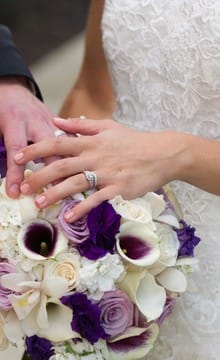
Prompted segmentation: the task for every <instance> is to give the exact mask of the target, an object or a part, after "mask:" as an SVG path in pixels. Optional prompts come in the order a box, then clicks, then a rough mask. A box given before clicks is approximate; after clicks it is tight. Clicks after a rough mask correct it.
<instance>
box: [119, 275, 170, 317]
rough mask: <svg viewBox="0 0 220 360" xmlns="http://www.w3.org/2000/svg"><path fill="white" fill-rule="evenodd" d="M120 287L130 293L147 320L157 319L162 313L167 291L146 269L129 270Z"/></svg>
mask: <svg viewBox="0 0 220 360" xmlns="http://www.w3.org/2000/svg"><path fill="white" fill-rule="evenodd" d="M119 287H120V288H121V289H122V290H123V291H125V292H126V293H127V294H128V295H129V297H130V298H131V300H132V301H133V302H134V303H135V304H136V306H137V307H138V309H139V310H140V312H141V313H142V314H143V315H144V316H145V317H146V319H147V321H151V320H155V319H157V318H158V317H159V316H160V315H161V314H162V312H163V309H164V305H165V302H166V291H165V290H164V288H163V287H162V286H159V285H158V284H157V283H156V281H155V278H154V276H153V275H152V274H150V273H149V272H147V271H146V270H142V271H136V272H135V271H134V272H131V271H129V272H127V274H126V276H125V278H124V279H123V281H122V282H121V283H119Z"/></svg>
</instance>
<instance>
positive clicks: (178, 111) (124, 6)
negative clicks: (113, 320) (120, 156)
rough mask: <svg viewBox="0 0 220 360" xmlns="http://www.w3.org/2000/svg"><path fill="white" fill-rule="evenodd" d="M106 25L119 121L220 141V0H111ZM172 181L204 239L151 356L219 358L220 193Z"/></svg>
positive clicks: (191, 359)
mask: <svg viewBox="0 0 220 360" xmlns="http://www.w3.org/2000/svg"><path fill="white" fill-rule="evenodd" d="M102 29H103V43H104V48H105V53H106V57H107V60H108V64H109V69H110V73H111V76H112V81H113V85H114V89H115V93H116V97H117V109H116V111H115V113H114V118H115V119H116V120H117V121H120V122H122V123H124V124H126V125H128V126H130V127H135V128H137V129H140V130H149V131H160V130H162V129H175V130H178V131H184V132H188V133H192V134H198V135H201V136H204V137H208V138H210V139H215V140H220V0H106V1H105V7H104V14H103V19H102ZM201 151H203V149H201ZM216 166H219V164H216ZM173 186H174V188H175V191H176V193H177V196H178V199H179V201H180V203H181V205H182V208H183V211H184V213H185V218H186V221H187V222H188V223H190V224H193V225H194V226H195V227H196V229H197V234H198V235H199V236H200V237H201V238H202V242H201V243H200V245H199V247H198V248H197V256H198V258H199V259H200V271H199V272H198V273H197V274H196V275H195V276H194V280H195V283H196V287H197V289H194V290H192V289H189V291H188V292H187V294H185V295H184V296H183V297H182V298H181V299H180V300H179V301H178V304H177V306H176V309H175V312H174V313H173V315H172V316H171V317H170V318H169V319H168V320H167V321H166V322H165V323H164V324H163V326H162V328H161V335H160V338H159V341H158V342H157V344H156V346H155V349H154V350H153V351H152V352H151V353H150V354H149V355H148V357H147V359H149V360H186V359H189V360H217V359H218V360H219V359H220V197H217V196H214V195H211V194H208V193H206V192H204V191H202V190H199V189H196V188H195V187H193V186H190V185H187V184H184V183H181V182H174V183H173Z"/></svg>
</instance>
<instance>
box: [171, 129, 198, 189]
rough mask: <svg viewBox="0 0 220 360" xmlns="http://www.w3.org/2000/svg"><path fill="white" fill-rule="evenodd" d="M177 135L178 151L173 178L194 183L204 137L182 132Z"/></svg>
mask: <svg viewBox="0 0 220 360" xmlns="http://www.w3.org/2000/svg"><path fill="white" fill-rule="evenodd" d="M175 135H176V136H175ZM175 135H174V136H175V138H176V140H175V141H176V144H177V146H178V151H177V152H176V156H175V157H174V166H173V170H174V174H173V180H180V181H184V182H187V183H190V184H193V183H194V180H193V179H194V177H195V176H196V174H195V173H196V169H197V168H198V167H199V161H200V159H199V153H198V151H199V149H201V142H202V139H201V138H200V137H198V136H194V135H190V134H186V133H181V132H179V133H176V134H175Z"/></svg>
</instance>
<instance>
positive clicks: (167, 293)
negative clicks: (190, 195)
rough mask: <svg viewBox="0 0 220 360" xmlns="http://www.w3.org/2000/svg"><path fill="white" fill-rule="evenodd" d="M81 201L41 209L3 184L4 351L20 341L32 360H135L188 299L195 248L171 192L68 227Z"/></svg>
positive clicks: (116, 203) (101, 211) (104, 210)
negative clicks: (68, 219)
mask: <svg viewBox="0 0 220 360" xmlns="http://www.w3.org/2000/svg"><path fill="white" fill-rule="evenodd" d="M82 198H83V195H81V194H78V195H77V196H76V197H74V198H68V199H65V200H63V201H61V202H59V203H57V204H54V205H53V206H51V207H48V208H47V209H46V210H39V209H38V208H37V207H36V206H35V204H34V197H32V196H22V195H21V196H20V197H19V198H18V199H16V200H12V199H10V198H9V197H8V196H7V194H6V191H5V179H3V180H2V181H1V185H0V230H1V231H0V258H1V262H0V348H1V350H4V349H5V348H7V346H8V345H9V344H13V345H16V344H19V343H20V341H23V342H24V346H25V348H26V351H27V352H28V353H29V355H30V356H31V358H32V359H34V360H38V359H39V360H42V359H45V360H47V359H48V360H56V359H59V360H62V359H63V360H64V359H70V360H83V359H84V360H96V359H97V360H101V359H104V360H116V359H121V360H133V359H141V358H142V357H144V356H146V355H147V354H148V352H149V351H150V350H151V349H152V347H153V345H154V342H155V341H156V338H157V336H158V333H159V326H160V324H161V323H162V322H163V321H164V319H165V318H166V317H167V316H169V314H170V313H171V312H172V308H173V306H174V304H175V302H176V300H177V298H178V297H179V295H180V294H181V293H183V292H184V291H186V289H187V274H188V272H189V271H190V272H193V271H194V269H196V266H197V259H196V258H195V257H194V248H195V246H197V244H198V243H199V240H200V239H199V238H198V237H197V236H196V235H195V229H194V228H192V227H191V226H189V225H187V224H186V223H185V222H184V220H183V218H182V214H181V213H180V212H179V207H178V205H177V202H176V200H172V202H171V201H170V190H169V191H167V190H164V191H163V192H161V193H160V194H156V193H152V192H151V193H147V194H146V195H145V196H143V197H141V198H137V199H134V200H129V201H127V200H124V199H123V198H122V197H121V196H116V197H115V198H114V199H113V200H111V201H106V202H103V203H102V204H101V205H99V206H98V207H97V208H95V209H93V210H91V211H90V213H89V214H88V215H87V216H86V217H84V218H82V219H80V220H78V221H76V222H74V223H72V224H68V223H66V221H65V219H64V213H65V211H66V210H67V209H68V208H70V207H74V206H75V205H76V204H77V203H78V202H79V201H81V199H82ZM172 198H173V197H172Z"/></svg>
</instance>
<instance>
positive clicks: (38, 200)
mask: <svg viewBox="0 0 220 360" xmlns="http://www.w3.org/2000/svg"><path fill="white" fill-rule="evenodd" d="M35 201H36V203H37V204H38V205H44V204H45V203H46V196H45V195H39V196H37V197H36V198H35Z"/></svg>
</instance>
